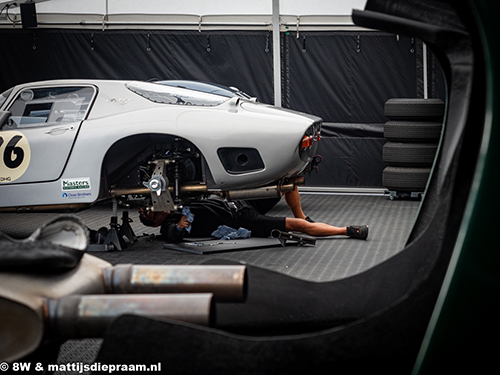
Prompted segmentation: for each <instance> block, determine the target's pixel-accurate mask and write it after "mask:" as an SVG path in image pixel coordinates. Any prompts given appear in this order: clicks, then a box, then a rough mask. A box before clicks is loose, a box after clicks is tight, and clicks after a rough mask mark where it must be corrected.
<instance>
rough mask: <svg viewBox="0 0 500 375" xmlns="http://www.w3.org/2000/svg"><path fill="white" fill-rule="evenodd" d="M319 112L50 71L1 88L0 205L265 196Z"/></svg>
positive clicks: (287, 176)
mask: <svg viewBox="0 0 500 375" xmlns="http://www.w3.org/2000/svg"><path fill="white" fill-rule="evenodd" d="M320 130H321V119H320V118H318V117H315V116H312V115H307V114H303V113H299V112H294V111H290V110H285V109H280V108H277V107H274V106H271V105H267V104H262V103H258V102H257V101H256V100H255V99H252V98H250V97H249V96H248V95H246V94H244V93H242V92H240V91H238V90H236V89H234V88H228V87H224V86H219V85H213V84H205V83H200V82H193V81H161V82H155V83H152V82H140V81H115V80H57V81H45V82H36V83H28V84H22V85H18V86H15V87H13V88H12V89H10V90H7V91H6V92H4V93H3V94H1V95H0V207H2V208H11V209H16V210H17V209H36V208H42V209H48V208H63V207H66V208H68V207H70V208H78V207H84V206H88V205H90V204H92V203H94V202H96V201H98V200H101V199H105V198H109V197H113V196H115V197H117V196H120V197H137V196H149V195H150V196H151V197H152V204H153V206H154V207H155V209H161V210H166V209H169V210H171V209H175V208H179V207H181V206H182V204H183V203H184V202H185V201H186V200H187V199H197V198H198V197H200V196H204V195H207V194H211V193H218V194H222V195H225V196H226V197H228V198H229V199H240V198H255V197H260V196H262V197H264V196H268V195H269V194H271V193H270V192H271V191H279V190H280V189H283V186H284V185H286V186H289V185H290V183H291V184H293V181H294V179H295V178H296V177H297V176H299V174H300V173H301V172H303V171H304V169H305V168H306V167H307V165H308V163H310V162H311V160H312V159H313V157H314V156H315V152H316V148H317V141H318V140H319V138H320Z"/></svg>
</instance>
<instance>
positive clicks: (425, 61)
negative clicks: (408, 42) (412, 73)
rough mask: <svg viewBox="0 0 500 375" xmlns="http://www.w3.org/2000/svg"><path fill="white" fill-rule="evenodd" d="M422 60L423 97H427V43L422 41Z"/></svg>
mask: <svg viewBox="0 0 500 375" xmlns="http://www.w3.org/2000/svg"><path fill="white" fill-rule="evenodd" d="M422 55H423V56H422V60H423V70H424V72H423V73H424V99H427V98H428V97H429V89H428V84H429V83H428V82H427V79H428V78H427V45H426V44H425V43H423V46H422Z"/></svg>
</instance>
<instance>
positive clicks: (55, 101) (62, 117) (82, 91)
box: [0, 86, 96, 184]
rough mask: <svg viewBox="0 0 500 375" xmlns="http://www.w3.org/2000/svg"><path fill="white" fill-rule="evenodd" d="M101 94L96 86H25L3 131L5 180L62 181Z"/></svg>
mask: <svg viewBox="0 0 500 375" xmlns="http://www.w3.org/2000/svg"><path fill="white" fill-rule="evenodd" d="M95 93H96V89H95V88H94V87H93V86H78V87H75V86H51V87H41V86H37V87H32V88H24V89H23V90H21V91H20V92H19V93H18V94H17V96H16V98H15V99H14V100H13V101H12V103H11V104H10V106H9V107H8V108H7V110H8V111H10V112H11V116H10V118H9V120H8V121H7V123H6V124H5V125H4V126H3V127H2V129H1V130H0V183H1V184H13V183H16V184H17V183H28V182H44V181H54V180H57V179H58V178H59V177H60V176H61V174H62V172H63V171H64V166H65V165H66V162H67V160H68V157H69V156H70V154H71V149H72V147H73V143H74V141H75V139H76V136H77V134H78V130H79V128H80V125H81V124H82V122H83V120H84V119H85V118H86V116H87V113H88V110H89V108H90V105H91V103H92V101H93V98H94V96H95Z"/></svg>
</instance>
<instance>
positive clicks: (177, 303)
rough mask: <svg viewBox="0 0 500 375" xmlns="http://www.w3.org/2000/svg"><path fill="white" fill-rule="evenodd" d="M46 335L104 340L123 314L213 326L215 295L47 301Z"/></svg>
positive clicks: (106, 297)
mask: <svg viewBox="0 0 500 375" xmlns="http://www.w3.org/2000/svg"><path fill="white" fill-rule="evenodd" d="M44 311H45V321H46V329H47V333H48V334H49V335H50V336H52V337H58V338H67V339H80V338H98V337H103V336H104V333H105V331H106V328H107V326H108V325H109V324H110V323H111V321H112V320H113V319H115V318H116V317H117V316H120V315H123V314H133V315H141V316H147V317H152V318H161V319H171V320H177V321H183V322H187V323H193V324H198V325H204V326H210V325H213V322H214V315H215V314H214V311H215V308H214V304H213V302H212V294H210V293H203V294H172V295H168V294H167V295H164V294H158V295H155V294H136V295H84V296H81V295H80V296H66V297H62V298H59V299H48V300H46V301H45V304H44Z"/></svg>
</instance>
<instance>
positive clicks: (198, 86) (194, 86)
mask: <svg viewBox="0 0 500 375" xmlns="http://www.w3.org/2000/svg"><path fill="white" fill-rule="evenodd" d="M156 83H159V84H161V85H167V86H173V87H182V88H186V89H189V90H196V91H201V92H208V93H211V94H217V95H222V96H227V97H228V98H232V97H234V96H239V97H240V98H244V99H251V96H250V95H248V94H247V93H245V92H243V91H240V90H238V89H237V88H236V87H227V86H223V85H219V84H216V83H207V82H197V81H185V80H167V81H158V82H156Z"/></svg>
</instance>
